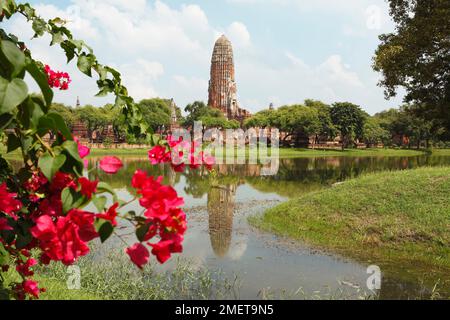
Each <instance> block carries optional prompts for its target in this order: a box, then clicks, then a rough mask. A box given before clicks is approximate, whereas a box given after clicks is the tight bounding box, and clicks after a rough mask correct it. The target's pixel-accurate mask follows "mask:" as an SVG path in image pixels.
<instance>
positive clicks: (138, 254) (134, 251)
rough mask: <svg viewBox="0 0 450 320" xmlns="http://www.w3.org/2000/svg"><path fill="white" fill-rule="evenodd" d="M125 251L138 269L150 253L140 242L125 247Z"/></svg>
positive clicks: (146, 260)
mask: <svg viewBox="0 0 450 320" xmlns="http://www.w3.org/2000/svg"><path fill="white" fill-rule="evenodd" d="M125 252H126V254H128V255H129V256H130V259H131V261H132V262H133V263H134V264H135V265H136V266H137V267H138V268H139V269H142V268H143V267H144V265H146V264H147V263H148V261H149V259H150V253H149V252H148V249H147V248H146V247H145V246H144V245H143V244H142V243H136V244H135V245H133V246H131V247H129V248H127V249H125Z"/></svg>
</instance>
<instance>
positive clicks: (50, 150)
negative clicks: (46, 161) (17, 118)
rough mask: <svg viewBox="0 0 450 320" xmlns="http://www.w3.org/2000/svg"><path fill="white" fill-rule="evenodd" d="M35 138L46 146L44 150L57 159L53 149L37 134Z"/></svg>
mask: <svg viewBox="0 0 450 320" xmlns="http://www.w3.org/2000/svg"><path fill="white" fill-rule="evenodd" d="M35 137H36V138H37V139H38V140H39V142H40V143H41V144H42V145H43V146H44V148H45V149H46V150H47V151H48V152H49V153H50V154H51V155H52V157H53V158H54V157H55V153H54V152H53V150H52V148H50V147H49V146H48V145H47V144H46V143H45V142H44V141H43V140H42V139H41V137H40V136H39V135H38V134H37V133H36V134H35Z"/></svg>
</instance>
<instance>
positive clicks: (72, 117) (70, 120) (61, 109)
mask: <svg viewBox="0 0 450 320" xmlns="http://www.w3.org/2000/svg"><path fill="white" fill-rule="evenodd" d="M50 110H51V111H53V112H56V113H58V114H60V115H61V116H62V117H63V119H64V120H66V123H67V125H68V126H69V128H72V127H73V125H74V124H75V122H77V121H78V120H79V119H78V116H77V114H76V113H75V112H74V110H73V109H72V108H71V107H68V106H66V105H64V104H62V103H52V105H51V106H50Z"/></svg>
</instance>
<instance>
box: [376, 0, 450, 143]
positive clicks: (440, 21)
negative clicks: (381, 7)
mask: <svg viewBox="0 0 450 320" xmlns="http://www.w3.org/2000/svg"><path fill="white" fill-rule="evenodd" d="M389 5H390V15H391V16H392V18H393V20H394V22H395V24H396V29H395V32H393V33H388V34H383V35H381V36H380V40H381V44H380V45H379V47H378V49H377V51H376V54H375V57H374V64H373V68H374V70H376V71H379V72H381V74H382V79H381V81H380V83H379V84H380V86H382V87H384V88H385V93H386V97H388V98H390V97H393V96H395V95H396V93H397V90H398V88H399V87H403V88H404V89H405V90H406V96H405V102H406V103H409V104H412V105H413V106H414V107H413V108H410V111H411V112H414V113H415V114H417V115H419V116H420V117H422V118H424V119H427V120H433V121H434V122H435V123H433V127H434V128H435V130H438V128H439V127H444V128H445V129H446V130H447V134H448V132H450V40H449V39H450V1H448V0H389Z"/></svg>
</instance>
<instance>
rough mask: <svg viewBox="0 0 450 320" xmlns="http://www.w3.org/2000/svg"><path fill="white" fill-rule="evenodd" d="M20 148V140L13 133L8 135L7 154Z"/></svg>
mask: <svg viewBox="0 0 450 320" xmlns="http://www.w3.org/2000/svg"><path fill="white" fill-rule="evenodd" d="M21 146H22V142H21V141H20V139H19V138H18V137H17V136H16V135H15V134H13V133H10V134H8V151H7V152H8V153H10V152H13V151H14V150H16V149H18V148H20V147H21Z"/></svg>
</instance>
